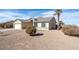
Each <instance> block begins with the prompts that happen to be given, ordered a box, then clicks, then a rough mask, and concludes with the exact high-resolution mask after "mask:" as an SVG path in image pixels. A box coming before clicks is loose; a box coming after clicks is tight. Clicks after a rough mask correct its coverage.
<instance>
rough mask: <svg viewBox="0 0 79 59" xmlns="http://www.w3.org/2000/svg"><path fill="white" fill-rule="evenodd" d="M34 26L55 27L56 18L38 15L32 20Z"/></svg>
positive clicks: (46, 28)
mask: <svg viewBox="0 0 79 59" xmlns="http://www.w3.org/2000/svg"><path fill="white" fill-rule="evenodd" d="M34 26H35V27H36V29H37V30H51V29H56V19H55V17H45V18H43V17H38V18H37V19H35V20H34Z"/></svg>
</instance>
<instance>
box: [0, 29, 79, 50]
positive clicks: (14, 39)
mask: <svg viewBox="0 0 79 59" xmlns="http://www.w3.org/2000/svg"><path fill="white" fill-rule="evenodd" d="M0 49H1V50H78V49H79V38H78V37H72V36H66V35H64V34H63V33H62V32H61V31H57V30H50V31H37V35H36V36H29V35H28V34H26V33H25V31H24V30H9V31H6V32H3V33H0Z"/></svg>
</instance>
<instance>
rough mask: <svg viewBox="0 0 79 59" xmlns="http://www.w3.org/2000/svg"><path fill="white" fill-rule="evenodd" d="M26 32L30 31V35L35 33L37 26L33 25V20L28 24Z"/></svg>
mask: <svg viewBox="0 0 79 59" xmlns="http://www.w3.org/2000/svg"><path fill="white" fill-rule="evenodd" d="M26 33H28V34H29V35H30V36H32V35H35V33H36V28H35V27H34V26H33V20H30V21H29V23H28V26H27V28H26Z"/></svg>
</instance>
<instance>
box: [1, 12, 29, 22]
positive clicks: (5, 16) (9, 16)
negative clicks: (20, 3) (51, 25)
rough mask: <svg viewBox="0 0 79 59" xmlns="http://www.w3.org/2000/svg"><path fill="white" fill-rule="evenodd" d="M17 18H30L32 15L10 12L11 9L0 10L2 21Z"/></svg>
mask: <svg viewBox="0 0 79 59" xmlns="http://www.w3.org/2000/svg"><path fill="white" fill-rule="evenodd" d="M16 18H18V19H28V18H30V16H27V15H25V14H23V13H17V12H10V11H5V12H0V21H1V22H5V21H10V20H15V19H16Z"/></svg>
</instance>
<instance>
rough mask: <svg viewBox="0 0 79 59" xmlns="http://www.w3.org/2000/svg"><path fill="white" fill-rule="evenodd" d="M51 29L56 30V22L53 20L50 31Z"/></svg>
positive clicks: (50, 23)
mask: <svg viewBox="0 0 79 59" xmlns="http://www.w3.org/2000/svg"><path fill="white" fill-rule="evenodd" d="M51 29H56V21H55V20H53V19H52V20H50V22H49V30H51Z"/></svg>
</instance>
